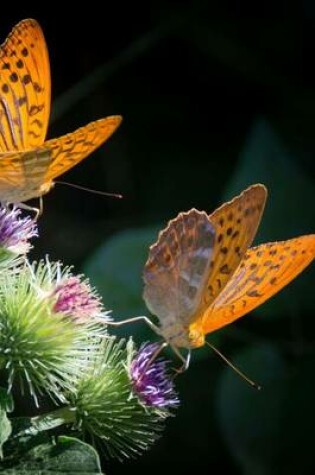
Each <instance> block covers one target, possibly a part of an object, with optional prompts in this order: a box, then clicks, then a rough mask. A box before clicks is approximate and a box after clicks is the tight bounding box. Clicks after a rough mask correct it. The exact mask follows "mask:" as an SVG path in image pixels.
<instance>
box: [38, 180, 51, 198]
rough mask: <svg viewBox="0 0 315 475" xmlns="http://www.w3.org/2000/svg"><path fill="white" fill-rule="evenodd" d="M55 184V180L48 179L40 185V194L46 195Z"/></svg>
mask: <svg viewBox="0 0 315 475" xmlns="http://www.w3.org/2000/svg"><path fill="white" fill-rule="evenodd" d="M54 186H55V183H54V182H53V181H46V182H45V183H43V184H42V185H41V186H40V191H39V192H40V196H42V195H46V193H48V191H50V190H51V189H52V188H53V187H54Z"/></svg>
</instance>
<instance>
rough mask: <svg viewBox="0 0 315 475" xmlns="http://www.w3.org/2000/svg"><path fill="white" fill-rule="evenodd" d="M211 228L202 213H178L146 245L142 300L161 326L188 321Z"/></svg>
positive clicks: (204, 271) (204, 272) (203, 273)
mask: <svg viewBox="0 0 315 475" xmlns="http://www.w3.org/2000/svg"><path fill="white" fill-rule="evenodd" d="M214 234H215V230H214V227H213V225H212V224H211V222H210V220H209V218H208V216H207V214H206V213H204V212H200V211H197V210H195V209H191V210H190V211H188V212H187V213H180V214H179V215H178V216H177V217H176V218H175V219H173V220H172V221H170V222H169V224H168V226H167V228H166V229H164V230H163V231H161V233H160V234H159V238H158V241H157V242H156V243H155V244H154V245H153V246H151V247H150V252H149V257H148V260H147V262H146V264H145V268H144V282H145V287H144V295H143V296H144V300H145V302H146V304H147V306H148V308H149V310H150V311H151V312H152V313H153V314H154V315H157V316H158V318H159V320H160V323H161V325H162V326H163V327H166V326H167V325H170V324H172V323H173V322H178V323H182V324H185V323H190V322H191V319H192V315H193V314H194V312H195V311H196V309H197V307H198V305H199V302H200V293H201V292H202V289H203V287H204V284H205V281H206V279H207V277H208V274H209V265H210V261H211V256H212V252H213V243H214Z"/></svg>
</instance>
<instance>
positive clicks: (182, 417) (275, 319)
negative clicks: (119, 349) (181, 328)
mask: <svg viewBox="0 0 315 475" xmlns="http://www.w3.org/2000/svg"><path fill="white" fill-rule="evenodd" d="M1 13H2V14H1V32H0V34H1V41H2V40H4V39H5V37H6V35H7V34H8V33H9V31H10V29H11V28H12V27H13V26H14V24H15V23H17V22H18V21H19V20H21V19H23V18H27V17H33V18H35V19H37V20H38V21H39V22H40V24H41V25H42V27H43V30H44V33H45V36H46V39H47V43H48V47H49V52H50V59H51V69H52V88H53V109H52V118H51V125H50V128H49V134H48V136H49V138H51V137H57V136H58V135H62V134H64V133H66V132H70V131H72V130H74V129H75V128H77V127H79V126H81V125H84V124H85V123H87V122H88V121H90V120H94V119H97V118H100V117H103V116H107V115H112V114H122V115H123V116H124V122H123V124H122V126H121V127H120V129H119V130H118V131H117V132H116V133H115V134H114V135H113V137H112V138H111V139H110V140H109V141H108V143H106V144H105V145H104V146H102V147H101V148H100V149H99V150H98V151H97V152H96V153H94V154H93V155H92V156H91V157H90V158H88V159H87V160H86V161H84V162H83V163H82V164H80V165H79V166H77V167H76V168H75V169H73V170H71V171H70V172H68V173H67V175H65V177H64V179H66V180H67V181H70V182H73V183H77V184H81V185H84V186H86V187H91V188H95V189H99V190H104V191H116V192H120V193H122V194H123V195H124V199H123V200H115V199H110V198H103V197H99V196H97V195H93V194H88V193H84V192H81V191H78V190H74V189H71V188H65V187H63V186H61V185H59V186H58V185H57V186H56V188H55V189H54V190H52V192H51V193H50V194H49V195H47V197H45V199H44V215H43V217H42V218H41V219H40V222H39V228H40V237H39V239H38V240H37V242H36V243H35V248H34V250H33V257H34V258H39V257H42V256H43V255H44V254H46V253H48V254H49V255H50V256H51V257H52V258H53V259H62V260H63V261H64V262H65V263H67V264H75V266H76V270H77V271H85V272H86V273H87V274H88V275H89V276H90V278H91V280H92V282H93V283H94V284H95V285H97V287H98V288H99V290H100V291H101V292H102V294H103V297H104V303H105V305H106V306H107V307H108V308H112V309H113V315H114V316H116V317H117V318H120V317H125V316H132V315H136V314H142V313H143V312H146V310H145V307H144V304H143V302H142V299H141V291H142V284H141V268H142V266H143V263H144V261H145V258H146V255H147V249H148V245H149V244H150V243H152V242H153V241H154V240H155V238H156V230H157V229H160V228H162V227H163V226H164V225H165V223H166V221H167V220H168V219H170V218H172V217H174V216H175V215H176V214H177V213H178V212H179V211H182V210H187V209H189V208H191V207H196V208H198V209H205V210H207V211H209V212H210V211H212V210H213V209H214V208H215V207H216V206H217V205H218V204H219V203H221V202H222V201H224V200H226V199H228V198H231V197H232V196H233V195H234V194H237V193H239V192H240V191H241V190H242V189H244V188H245V187H246V186H248V185H250V184H251V183H254V182H263V183H265V184H266V185H267V186H268V188H269V192H270V196H269V204H268V206H267V209H266V212H265V217H264V219H263V222H262V225H261V232H260V234H259V238H258V242H259V241H267V240H274V239H286V238H289V237H294V236H296V235H298V234H301V233H311V232H313V231H314V215H315V210H314V197H315V194H314V178H315V174H314V171H315V162H314V140H315V139H314V137H315V135H314V123H315V122H314V118H315V117H314V115H315V112H314V111H315V90H314V72H313V62H314V23H315V8H314V3H313V2H311V1H310V0H304V1H297V0H296V1H291V2H280V1H278V2H270V1H267V2H263V3H262V2H260V3H259V5H258V4H256V3H255V2H248V3H242V2H241V3H239V2H233V1H221V2H202V1H191V2H168V1H165V0H162V1H161V0H160V1H153V0H150V1H148V2H146V3H145V4H144V5H142V4H138V5H137V4H136V3H135V2H126V3H122V2H116V3H109V2H106V3H104V4H102V9H101V8H100V7H99V6H97V4H96V3H95V2H92V3H91V4H86V5H83V6H82V7H81V6H79V5H77V6H76V7H73V11H72V12H69V13H67V12H65V11H63V10H62V9H61V8H60V7H58V6H57V5H53V4H47V3H43V6H42V8H38V9H35V8H32V7H31V6H27V7H26V6H23V7H21V8H19V9H17V8H16V7H15V8H14V9H13V8H12V9H11V10H10V7H9V6H8V4H6V5H5V7H4V9H2V12H1ZM314 310H315V302H314V270H313V269H308V270H307V271H306V272H305V274H303V276H302V277H300V278H299V279H298V281H297V282H295V283H293V284H292V285H291V286H290V287H289V288H288V289H286V290H284V291H283V292H282V293H281V294H280V295H279V296H277V297H275V298H274V299H273V300H272V302H270V303H267V304H265V305H264V306H263V307H262V308H261V309H259V310H257V311H255V312H253V314H252V315H251V316H249V317H247V318H245V319H242V320H241V321H239V322H237V323H235V324H233V325H231V327H228V328H227V329H224V330H222V331H220V332H217V334H215V335H213V336H211V338H212V341H213V342H215V343H216V344H217V346H218V347H219V348H220V349H221V350H222V351H223V352H224V353H225V354H226V355H227V356H229V357H230V358H231V359H232V360H233V362H235V363H239V364H240V366H241V367H242V369H243V370H244V371H245V372H247V373H248V374H249V375H250V376H251V377H253V378H254V379H256V380H257V381H258V382H260V383H261V384H262V385H263V391H261V392H260V393H257V392H255V391H254V390H252V389H251V388H249V387H247V386H246V384H245V383H244V382H243V381H240V380H239V379H238V377H237V376H236V375H235V374H231V371H230V370H229V369H227V368H225V367H224V365H223V364H222V362H220V361H218V360H217V359H216V358H215V356H214V355H213V354H211V352H210V350H205V349H202V350H196V351H195V352H194V355H193V362H192V364H191V367H190V369H189V371H188V372H187V373H186V374H184V375H183V376H181V377H180V378H178V384H177V387H178V390H179V393H180V398H181V400H182V404H181V407H180V409H179V410H178V411H177V414H176V417H175V418H173V419H170V420H168V421H167V423H166V430H165V432H164V434H163V437H162V439H161V440H160V441H159V442H158V443H157V444H156V445H155V446H154V447H153V448H152V449H151V450H150V451H149V452H148V453H147V454H146V455H145V456H142V457H141V458H139V459H138V460H136V461H134V462H128V461H127V462H125V463H124V464H123V465H121V464H118V463H116V462H115V461H110V462H106V461H104V471H105V472H106V473H107V474H113V475H114V474H118V473H119V474H125V473H126V474H127V473H128V474H129V473H131V472H134V473H138V474H139V475H140V474H145V473H148V472H150V473H155V472H159V473H161V472H163V471H166V470H172V473H173V474H174V475H175V474H184V473H191V472H192V471H193V470H196V469H203V470H204V471H205V473H223V471H225V472H226V473H231V474H234V473H235V474H239V473H246V474H278V473H279V474H282V473H286V474H291V473H296V471H297V470H298V471H299V473H300V474H308V473H314V472H313V471H314V468H315V462H314V461H313V440H314V431H313V427H314V423H315V410H314V396H315V376H314V363H315V354H314V330H315V326H314ZM146 313H147V312H146ZM135 332H136V333H135ZM122 333H123V334H124V335H129V334H131V333H132V334H135V337H136V339H138V340H142V339H145V338H154V336H153V337H152V334H150V333H149V332H148V331H147V330H144V329H143V328H142V326H141V325H139V326H138V325H135V326H134V327H128V328H127V329H126V328H125V329H124V330H122ZM206 470H207V472H206Z"/></svg>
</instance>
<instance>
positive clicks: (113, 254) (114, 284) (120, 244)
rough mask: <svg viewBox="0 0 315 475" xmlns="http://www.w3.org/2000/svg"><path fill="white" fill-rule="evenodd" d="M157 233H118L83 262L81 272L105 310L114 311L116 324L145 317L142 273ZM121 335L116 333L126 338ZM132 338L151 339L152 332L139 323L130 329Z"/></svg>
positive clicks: (150, 230)
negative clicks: (128, 319)
mask: <svg viewBox="0 0 315 475" xmlns="http://www.w3.org/2000/svg"><path fill="white" fill-rule="evenodd" d="M158 230H159V227H157V226H156V227H146V228H139V229H131V230H128V231H124V232H121V233H118V234H116V235H115V236H113V237H112V238H110V239H109V240H108V241H106V242H105V243H104V244H103V245H102V246H101V247H100V248H99V249H98V250H97V251H96V252H95V253H94V254H93V255H92V256H91V257H90V259H89V260H88V261H87V262H86V265H85V269H84V271H85V273H86V274H87V275H88V276H89V277H90V279H91V282H92V283H93V285H95V286H96V288H97V289H98V291H99V292H100V294H101V295H102V297H103V301H104V304H105V307H106V308H108V309H112V310H113V315H114V318H115V320H120V319H122V318H129V317H134V316H137V315H138V316H139V315H146V314H148V310H147V309H146V306H145V303H144V301H143V299H142V292H143V281H142V271H143V267H144V264H145V262H146V259H147V257H148V251H149V246H150V245H151V244H153V243H154V242H155V241H156V238H157V233H158ZM129 329H130V327H129ZM123 331H124V329H121V330H118V331H117V332H116V333H117V334H119V335H120V336H122V335H124V336H125V334H124V333H123ZM132 334H133V335H134V336H135V338H136V340H137V335H138V339H139V337H140V336H141V338H140V339H141V340H143V339H148V338H150V339H151V338H152V331H151V330H149V329H148V328H147V326H146V325H145V324H142V323H139V324H137V325H134V326H133V327H132Z"/></svg>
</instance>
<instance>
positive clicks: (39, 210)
mask: <svg viewBox="0 0 315 475" xmlns="http://www.w3.org/2000/svg"><path fill="white" fill-rule="evenodd" d="M17 206H18V207H19V208H21V209H24V210H25V211H32V212H33V213H34V220H35V221H37V220H38V218H39V216H40V215H41V214H42V212H43V207H42V204H41V202H40V207H39V208H34V207H33V206H28V205H26V204H25V203H18V204H17Z"/></svg>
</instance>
